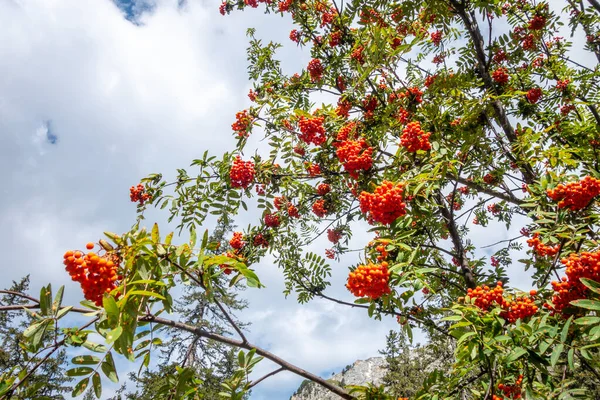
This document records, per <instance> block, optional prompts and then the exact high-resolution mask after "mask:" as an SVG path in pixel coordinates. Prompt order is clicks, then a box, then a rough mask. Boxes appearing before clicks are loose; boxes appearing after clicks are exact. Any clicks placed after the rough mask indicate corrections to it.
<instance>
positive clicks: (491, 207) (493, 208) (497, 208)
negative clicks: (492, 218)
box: [487, 203, 502, 215]
mask: <svg viewBox="0 0 600 400" xmlns="http://www.w3.org/2000/svg"><path fill="white" fill-rule="evenodd" d="M487 210H488V211H489V212H491V213H492V214H494V215H496V214H499V213H500V211H502V207H500V205H499V204H496V203H494V204H488V206H487Z"/></svg>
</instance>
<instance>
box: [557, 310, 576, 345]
mask: <svg viewBox="0 0 600 400" xmlns="http://www.w3.org/2000/svg"><path fill="white" fill-rule="evenodd" d="M572 321H573V316H572V315H571V316H570V317H569V319H568V320H567V323H566V324H565V326H563V329H562V332H561V333H560V341H561V342H563V343H565V342H566V341H567V336H568V335H569V327H570V326H571V322H572Z"/></svg>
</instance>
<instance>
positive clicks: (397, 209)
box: [359, 181, 406, 225]
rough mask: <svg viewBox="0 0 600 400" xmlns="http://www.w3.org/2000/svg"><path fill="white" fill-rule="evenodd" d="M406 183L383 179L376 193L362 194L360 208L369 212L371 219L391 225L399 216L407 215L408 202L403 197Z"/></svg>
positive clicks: (364, 211)
mask: <svg viewBox="0 0 600 400" xmlns="http://www.w3.org/2000/svg"><path fill="white" fill-rule="evenodd" d="M403 192H404V185H403V184H401V183H399V184H394V183H393V182H389V181H383V183H382V184H381V185H380V186H378V187H377V188H375V192H374V193H368V192H362V193H361V194H360V198H359V200H360V210H361V211H362V212H363V213H364V214H367V213H368V214H369V219H370V220H372V221H376V222H379V223H381V224H384V225H389V224H391V223H392V222H394V221H395V220H396V219H398V218H399V217H401V216H403V215H406V204H405V203H404V199H403V197H402V195H403Z"/></svg>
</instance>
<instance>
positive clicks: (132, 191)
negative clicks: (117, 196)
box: [129, 183, 151, 205]
mask: <svg viewBox="0 0 600 400" xmlns="http://www.w3.org/2000/svg"><path fill="white" fill-rule="evenodd" d="M129 198H130V199H131V201H132V202H133V203H139V204H140V205H144V203H145V202H146V201H148V200H150V199H151V196H150V195H149V194H148V193H146V188H145V187H144V185H142V184H141V183H140V184H138V185H137V186H132V187H131V188H129Z"/></svg>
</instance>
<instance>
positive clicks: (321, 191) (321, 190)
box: [317, 183, 331, 196]
mask: <svg viewBox="0 0 600 400" xmlns="http://www.w3.org/2000/svg"><path fill="white" fill-rule="evenodd" d="M330 191H331V186H329V184H327V183H320V184H319V186H317V194H318V195H319V196H325V195H326V194H327V193H329V192H330Z"/></svg>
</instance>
